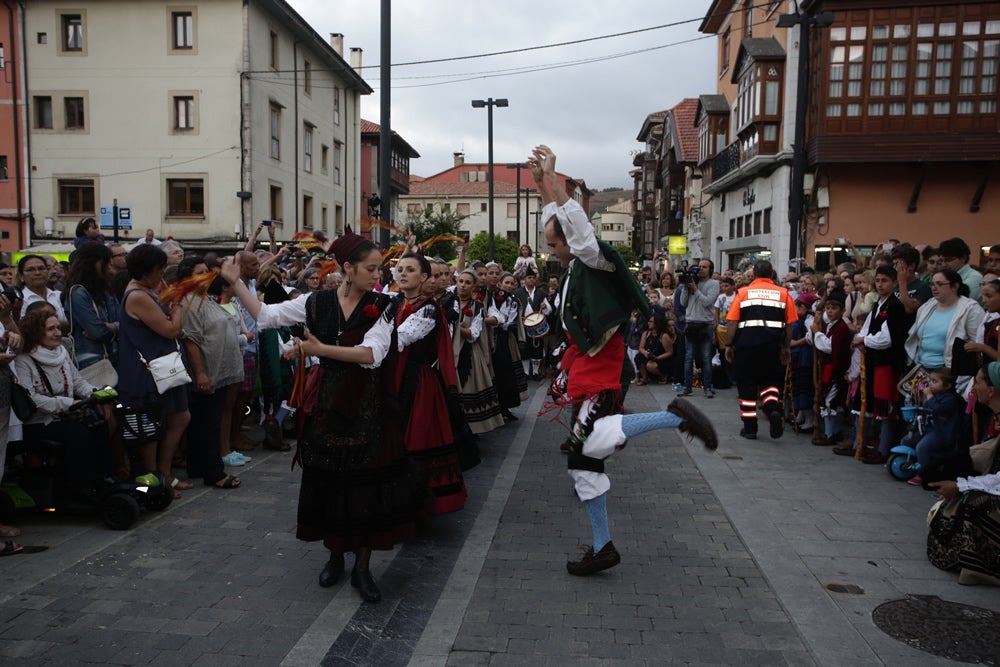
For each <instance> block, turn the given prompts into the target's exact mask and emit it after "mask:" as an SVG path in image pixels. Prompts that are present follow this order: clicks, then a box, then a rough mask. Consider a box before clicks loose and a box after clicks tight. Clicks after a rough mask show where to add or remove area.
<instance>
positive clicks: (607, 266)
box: [542, 199, 615, 271]
mask: <svg viewBox="0 0 1000 667" xmlns="http://www.w3.org/2000/svg"><path fill="white" fill-rule="evenodd" d="M553 215H554V216H556V220H558V221H559V225H560V227H562V230H563V234H564V235H565V236H566V245H568V246H569V248H570V251H571V252H572V253H573V256H574V257H576V258H577V259H579V260H580V261H581V262H583V263H584V264H586V265H587V266H589V267H590V268H592V269H600V270H601V271H614V270H615V265H614V264H612V263H611V262H609V261H608V260H606V259H604V256H603V255H601V249H600V247H599V246H598V245H597V237H596V236H595V235H594V226H593V225H592V224H590V218H588V217H587V214H586V213H585V212H584V210H583V208H581V207H580V205H579V204H578V203H576V201H574V200H572V199H570V200H569V201H567V202H566V203H565V204H563V205H562V206H558V205H556V203H555V202H549V203H548V204H546V205H545V208H544V209H543V210H542V220H548V219H549V218H551V217H552V216H553Z"/></svg>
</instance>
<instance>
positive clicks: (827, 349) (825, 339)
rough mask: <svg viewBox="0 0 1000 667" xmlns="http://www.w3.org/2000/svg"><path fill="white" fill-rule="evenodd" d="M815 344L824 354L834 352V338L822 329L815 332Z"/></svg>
mask: <svg viewBox="0 0 1000 667" xmlns="http://www.w3.org/2000/svg"><path fill="white" fill-rule="evenodd" d="M813 345H815V346H816V349H817V350H819V351H820V352H822V353H823V354H830V353H832V352H833V339H832V338H830V337H829V336H827V335H826V334H825V333H823V332H822V331H817V332H816V333H814V334H813Z"/></svg>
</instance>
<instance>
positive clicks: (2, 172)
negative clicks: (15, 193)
mask: <svg viewBox="0 0 1000 667" xmlns="http://www.w3.org/2000/svg"><path fill="white" fill-rule="evenodd" d="M6 180H7V156H6V155H0V181H6Z"/></svg>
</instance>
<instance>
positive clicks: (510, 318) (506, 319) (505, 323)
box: [497, 297, 521, 330]
mask: <svg viewBox="0 0 1000 667" xmlns="http://www.w3.org/2000/svg"><path fill="white" fill-rule="evenodd" d="M520 310H521V309H520V308H519V307H518V305H517V300H516V299H513V298H511V297H508V298H507V300H506V301H504V302H503V303H502V304H500V308H498V309H497V326H499V327H500V328H501V329H504V330H507V329H510V328H511V326H513V325H514V323H516V322H517V317H518V315H519V312H520Z"/></svg>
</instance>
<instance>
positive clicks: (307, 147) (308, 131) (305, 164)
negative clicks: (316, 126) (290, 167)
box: [302, 123, 313, 174]
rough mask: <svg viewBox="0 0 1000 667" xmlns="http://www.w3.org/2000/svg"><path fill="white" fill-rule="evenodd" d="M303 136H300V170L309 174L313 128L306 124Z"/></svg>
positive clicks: (311, 167) (311, 158) (310, 171)
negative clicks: (301, 148)
mask: <svg viewBox="0 0 1000 667" xmlns="http://www.w3.org/2000/svg"><path fill="white" fill-rule="evenodd" d="M304 129H305V134H304V135H303V136H302V141H303V145H304V154H303V156H302V168H303V169H304V170H305V171H306V173H308V174H311V173H312V170H313V126H312V125H310V124H309V123H306V126H305V128H304Z"/></svg>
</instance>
